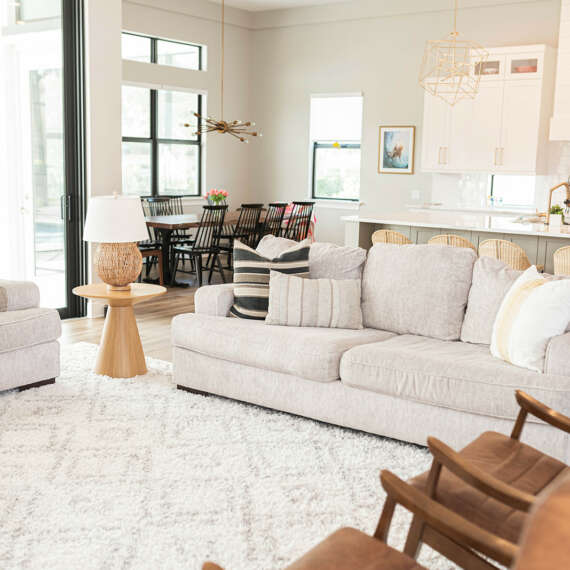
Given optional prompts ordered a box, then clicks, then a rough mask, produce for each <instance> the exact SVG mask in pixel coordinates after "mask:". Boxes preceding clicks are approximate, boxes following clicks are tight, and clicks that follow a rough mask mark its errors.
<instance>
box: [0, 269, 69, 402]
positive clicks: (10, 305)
mask: <svg viewBox="0 0 570 570" xmlns="http://www.w3.org/2000/svg"><path fill="white" fill-rule="evenodd" d="M39 304H40V292H39V289H38V287H37V285H35V283H30V282H27V281H4V280H0V392H1V391H4V390H11V389H13V388H18V389H20V390H22V389H25V388H35V387H37V386H42V385H44V384H51V383H53V382H55V379H56V377H57V376H59V342H58V338H59V337H60V336H61V321H60V318H59V313H58V312H57V311H56V310H55V309H42V308H40V306H39Z"/></svg>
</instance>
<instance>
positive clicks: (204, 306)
mask: <svg viewBox="0 0 570 570" xmlns="http://www.w3.org/2000/svg"><path fill="white" fill-rule="evenodd" d="M233 304H234V284H233V283H224V284H222V285H207V286H205V287H200V288H199V289H198V290H197V291H196V294H195V295H194V310H195V312H196V313H198V314H200V315H211V316H213V317H227V316H228V314H229V312H230V308H231V306H232V305H233Z"/></svg>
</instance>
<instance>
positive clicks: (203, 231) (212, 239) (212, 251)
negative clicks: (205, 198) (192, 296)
mask: <svg viewBox="0 0 570 570" xmlns="http://www.w3.org/2000/svg"><path fill="white" fill-rule="evenodd" d="M227 209H228V207H227V206H203V207H202V218H201V220H200V224H199V225H198V228H197V229H196V236H195V239H194V240H193V241H192V242H191V243H189V244H186V245H177V246H174V247H173V248H172V255H171V263H170V274H171V276H172V283H174V281H175V280H176V271H177V269H178V262H179V261H180V258H181V256H183V255H188V256H189V257H190V258H191V259H192V260H193V261H194V264H193V267H194V268H195V271H196V278H197V279H198V287H201V286H202V281H203V280H202V256H203V255H207V256H208V259H211V260H212V263H211V266H210V267H209V268H206V269H207V270H209V272H210V274H209V276H208V283H210V282H211V281H212V273H213V272H214V271H218V272H219V273H220V275H221V277H222V281H223V282H224V283H225V282H226V278H225V275H224V268H223V267H222V262H221V261H220V235H221V233H222V226H223V225H224V218H225V216H226V211H227Z"/></svg>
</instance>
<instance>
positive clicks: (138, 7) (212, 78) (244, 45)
mask: <svg viewBox="0 0 570 570" xmlns="http://www.w3.org/2000/svg"><path fill="white" fill-rule="evenodd" d="M122 6H123V17H122V20H123V29H125V30H128V31H132V32H138V33H141V34H146V35H150V36H155V37H161V38H166V39H173V40H180V41H186V42H192V43H198V44H201V45H205V46H206V47H207V49H206V52H207V70H206V71H188V70H180V69H176V68H170V69H169V68H167V67H164V66H160V68H159V67H158V66H156V65H151V64H141V63H138V64H137V63H131V62H124V65H123V78H124V80H126V81H129V82H133V81H134V82H136V81H140V82H141V83H145V84H147V85H156V86H159V87H160V86H165V87H168V86H170V87H174V88H175V87H176V86H182V87H184V88H190V89H192V88H193V89H196V90H199V91H202V92H206V93H207V96H206V97H207V109H208V114H211V115H213V116H215V117H218V116H219V113H220V23H219V20H220V15H221V12H220V6H219V5H216V4H213V3H210V2H205V1H192V2H182V1H179V0H153V1H150V0H138V1H136V2H131V1H129V0H123V2H122ZM250 24H251V22H250V14H249V13H248V12H244V11H242V10H236V9H232V8H227V9H226V31H225V35H226V38H225V41H226V50H225V58H226V65H225V78H224V108H225V109H224V110H225V115H226V117H225V118H228V119H229V118H231V119H245V118H246V117H250V116H251V112H252V111H251V106H250V97H249V94H250V84H251V63H252V57H251V44H252V32H251V31H250V29H249V28H250ZM185 120H188V118H185V117H181V118H180V121H181V122H183V121H185ZM251 155H252V152H251V147H250V145H246V144H242V143H239V142H238V141H236V140H235V139H233V138H232V137H227V136H225V137H224V136H216V135H213V136H210V137H206V139H205V162H206V164H205V174H204V180H203V189H204V190H208V189H210V188H225V189H227V190H228V192H229V193H230V200H229V201H230V207H235V206H238V205H239V204H241V203H242V202H251V201H253V200H254V196H255V195H254V191H253V190H252V188H251V183H250V172H251V168H250V166H251V165H250V158H251ZM203 202H204V201H203V200H202V199H200V200H187V204H186V206H185V210H186V211H189V212H190V211H196V212H197V211H199V209H200V207H201V206H202V205H203Z"/></svg>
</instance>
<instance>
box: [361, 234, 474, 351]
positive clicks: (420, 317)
mask: <svg viewBox="0 0 570 570" xmlns="http://www.w3.org/2000/svg"><path fill="white" fill-rule="evenodd" d="M475 259H476V255H475V253H474V252H473V251H472V250H471V249H466V248H458V247H448V246H435V245H392V244H384V243H379V244H376V245H374V246H372V248H371V249H370V251H369V253H368V259H367V261H366V265H365V267H364V274H363V282H362V316H363V319H364V326H365V327H372V328H377V329H383V330H387V331H391V332H395V333H398V334H416V335H422V336H428V337H432V338H438V339H441V340H458V339H459V335H460V333H461V325H462V323H463V316H464V313H465V306H466V305H467V297H468V295H469V288H470V286H471V277H472V273H473V264H474V263H475Z"/></svg>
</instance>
